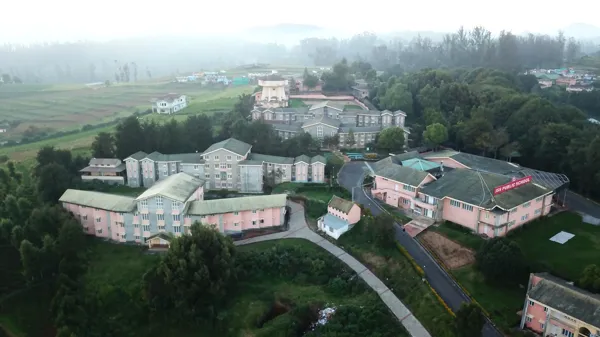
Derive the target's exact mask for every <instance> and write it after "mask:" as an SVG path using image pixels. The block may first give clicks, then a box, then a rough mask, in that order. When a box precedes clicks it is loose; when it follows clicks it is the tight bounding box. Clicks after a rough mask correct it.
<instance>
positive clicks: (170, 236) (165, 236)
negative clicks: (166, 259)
mask: <svg viewBox="0 0 600 337" xmlns="http://www.w3.org/2000/svg"><path fill="white" fill-rule="evenodd" d="M154 238H160V239H163V240H165V241H167V242H171V241H173V239H175V235H173V233H170V232H158V233H156V234H152V235H150V236H149V237H147V238H145V241H148V240H151V239H154Z"/></svg>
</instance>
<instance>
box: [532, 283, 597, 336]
mask: <svg viewBox="0 0 600 337" xmlns="http://www.w3.org/2000/svg"><path fill="white" fill-rule="evenodd" d="M524 328H527V329H529V330H532V331H534V332H536V333H539V334H541V335H542V336H557V337H559V336H560V337H563V336H565V337H595V336H600V296H598V295H597V294H592V293H589V292H587V291H585V290H583V289H579V288H577V287H575V286H573V284H572V283H571V282H567V281H565V280H562V279H560V278H558V277H555V276H552V275H550V274H548V273H537V274H531V275H530V276H529V284H528V287H527V296H526V297H525V303H524V304H523V311H522V316H521V329H524Z"/></svg>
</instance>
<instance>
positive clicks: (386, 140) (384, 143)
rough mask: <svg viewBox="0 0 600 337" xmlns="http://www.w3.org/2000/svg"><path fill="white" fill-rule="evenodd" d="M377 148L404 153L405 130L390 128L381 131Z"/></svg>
mask: <svg viewBox="0 0 600 337" xmlns="http://www.w3.org/2000/svg"><path fill="white" fill-rule="evenodd" d="M377 148H379V149H384V150H386V151H388V152H402V151H403V150H404V129H402V128H400V127H390V128H386V129H384V130H383V131H381V133H380V134H379V138H378V139H377Z"/></svg>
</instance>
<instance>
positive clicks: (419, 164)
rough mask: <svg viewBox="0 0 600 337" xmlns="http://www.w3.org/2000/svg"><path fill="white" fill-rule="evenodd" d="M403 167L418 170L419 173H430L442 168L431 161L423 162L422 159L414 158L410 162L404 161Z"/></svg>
mask: <svg viewBox="0 0 600 337" xmlns="http://www.w3.org/2000/svg"><path fill="white" fill-rule="evenodd" d="M402 166H405V167H410V168H412V169H415V170H418V171H429V170H433V169H436V168H440V166H441V165H440V164H438V163H434V162H432V161H429V160H423V159H421V158H413V159H408V160H404V161H402Z"/></svg>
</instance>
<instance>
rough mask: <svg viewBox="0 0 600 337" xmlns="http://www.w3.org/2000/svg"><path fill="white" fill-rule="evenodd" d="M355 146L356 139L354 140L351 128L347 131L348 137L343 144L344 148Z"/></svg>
mask: <svg viewBox="0 0 600 337" xmlns="http://www.w3.org/2000/svg"><path fill="white" fill-rule="evenodd" d="M355 144H356V139H354V130H353V129H352V128H351V129H350V130H349V131H348V136H347V137H346V139H345V144H344V145H346V147H352V146H354V145H355Z"/></svg>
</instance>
